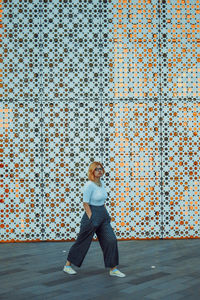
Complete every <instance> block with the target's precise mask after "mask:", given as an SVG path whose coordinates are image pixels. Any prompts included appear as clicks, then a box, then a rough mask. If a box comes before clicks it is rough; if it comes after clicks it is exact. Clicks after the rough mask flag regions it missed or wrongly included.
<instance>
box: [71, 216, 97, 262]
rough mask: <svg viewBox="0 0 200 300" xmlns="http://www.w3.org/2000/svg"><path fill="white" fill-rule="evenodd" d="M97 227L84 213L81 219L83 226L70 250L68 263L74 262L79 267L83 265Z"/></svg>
mask: <svg viewBox="0 0 200 300" xmlns="http://www.w3.org/2000/svg"><path fill="white" fill-rule="evenodd" d="M94 232H95V228H94V226H93V225H92V223H91V221H90V220H89V219H88V217H87V216H86V215H85V214H84V215H83V218H82V220H81V228H80V232H79V234H78V237H77V240H76V241H75V243H74V244H73V245H72V247H71V248H70V250H69V254H68V257H67V263H66V265H68V266H69V265H71V263H72V264H74V265H75V266H77V267H80V266H81V265H82V262H83V260H84V258H85V256H86V254H87V252H88V249H89V247H90V244H91V242H92V238H93V236H94Z"/></svg>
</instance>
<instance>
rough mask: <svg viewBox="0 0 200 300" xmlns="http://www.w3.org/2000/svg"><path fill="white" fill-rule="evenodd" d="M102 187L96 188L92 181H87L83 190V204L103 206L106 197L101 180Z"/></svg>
mask: <svg viewBox="0 0 200 300" xmlns="http://www.w3.org/2000/svg"><path fill="white" fill-rule="evenodd" d="M100 181H101V184H102V186H101V187H100V186H97V185H96V184H95V183H94V182H93V181H90V180H89V181H88V182H87V183H86V184H85V186H84V189H83V202H86V203H89V204H91V205H95V206H101V205H104V203H105V200H106V199H107V197H108V195H107V192H106V189H105V186H104V182H103V181H102V180H100Z"/></svg>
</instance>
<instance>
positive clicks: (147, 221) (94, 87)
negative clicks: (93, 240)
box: [0, 0, 200, 241]
mask: <svg viewBox="0 0 200 300" xmlns="http://www.w3.org/2000/svg"><path fill="white" fill-rule="evenodd" d="M199 13H200V0H190V1H189V0H159V1H157V0H137V1H133V0H112V1H111V0H79V1H74V0H64V1H60V0H44V1H41V0H34V1H33V0H17V1H11V0H4V1H0V14H2V22H1V18H0V29H1V32H0V45H1V48H2V50H3V51H2V53H3V54H2V55H1V56H0V64H2V66H0V89H1V92H0V96H1V99H0V101H1V102H0V121H1V122H0V144H1V147H0V159H1V161H0V167H1V174H0V176H1V178H0V187H1V189H0V210H1V218H0V220H1V221H0V227H1V233H0V235H1V240H2V241H31V240H55V241H56V240H72V239H74V238H76V235H77V233H78V230H79V225H80V220H81V216H82V214H83V206H82V188H83V186H84V183H85V182H86V180H87V169H88V165H89V164H90V163H91V162H92V161H94V160H99V161H101V162H103V164H104V166H105V169H106V174H105V176H104V181H105V183H106V186H107V190H108V194H109V197H108V199H107V203H106V205H107V209H108V211H109V213H110V214H111V217H112V226H113V228H114V230H115V232H116V235H117V238H118V239H149V238H154V239H156V238H188V237H199V236H200V231H199V215H200V207H199V203H200V197H199V186H200V185H199V180H200V173H199V161H200V157H199V150H200V143H199V138H200V133H199V129H200V128H199V126H200V121H199V120H200V76H199V72H200V64H199V63H200V54H199V45H200V43H199V42H200V40H199V33H200V19H199Z"/></svg>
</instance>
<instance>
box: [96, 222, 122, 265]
mask: <svg viewBox="0 0 200 300" xmlns="http://www.w3.org/2000/svg"><path fill="white" fill-rule="evenodd" d="M96 234H97V237H98V240H99V243H100V246H101V248H102V250H103V256H104V263H105V267H106V268H108V267H109V268H111V269H113V268H114V267H116V266H117V265H118V264H119V255H118V247H117V239H116V236H115V234H114V231H113V229H112V227H111V225H110V223H108V222H103V223H102V224H101V226H100V227H99V228H98V229H97V231H96Z"/></svg>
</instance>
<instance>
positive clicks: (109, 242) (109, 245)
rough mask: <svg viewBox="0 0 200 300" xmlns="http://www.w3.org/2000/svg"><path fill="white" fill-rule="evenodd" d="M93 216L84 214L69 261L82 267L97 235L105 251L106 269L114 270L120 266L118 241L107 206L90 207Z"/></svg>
mask: <svg viewBox="0 0 200 300" xmlns="http://www.w3.org/2000/svg"><path fill="white" fill-rule="evenodd" d="M90 208H91V211H92V216H91V218H90V219H89V218H88V216H87V214H86V213H84V215H83V217H82V220H81V227H80V232H79V234H78V237H77V240H76V241H75V243H74V244H73V245H72V247H71V248H70V251H69V254H68V257H67V260H68V261H70V262H71V263H72V264H74V265H75V266H77V267H80V266H81V264H82V262H83V260H84V258H85V256H86V254H87V252H88V249H89V247H90V244H91V242H92V238H93V236H94V234H95V233H96V235H97V238H98V240H99V243H100V246H101V249H102V251H103V256H104V263H105V267H110V268H113V267H115V266H116V265H118V264H119V256H118V247H117V239H116V236H115V234H114V232H113V229H112V227H111V225H110V220H111V218H110V216H109V214H108V212H107V210H106V208H105V206H94V205H90Z"/></svg>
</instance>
